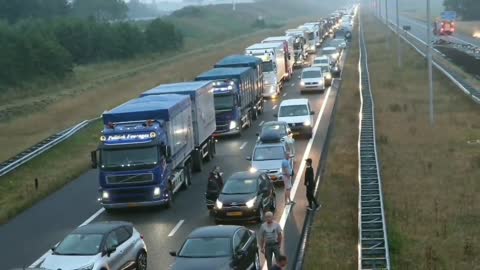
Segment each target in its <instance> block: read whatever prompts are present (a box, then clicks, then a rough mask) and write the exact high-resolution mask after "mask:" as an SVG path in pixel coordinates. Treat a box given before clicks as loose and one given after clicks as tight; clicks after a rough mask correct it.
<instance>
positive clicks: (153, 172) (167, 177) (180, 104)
mask: <svg viewBox="0 0 480 270" xmlns="http://www.w3.org/2000/svg"><path fill="white" fill-rule="evenodd" d="M191 107H192V103H191V101H190V98H188V96H185V95H176V94H166V95H158V96H157V95H153V96H145V97H141V98H137V99H133V100H130V101H128V102H126V103H124V104H122V105H120V106H118V107H116V108H114V109H112V110H110V111H107V112H105V113H103V115H102V119H103V124H104V129H103V131H102V135H101V136H100V144H99V146H98V149H97V150H96V151H93V152H92V153H91V158H92V167H93V168H96V167H97V165H99V189H98V192H99V201H100V203H101V205H102V206H103V207H104V208H105V209H106V210H111V209H115V208H130V207H138V206H156V205H165V206H167V207H171V206H172V202H173V194H174V193H176V192H177V191H178V190H180V188H184V189H186V188H188V186H189V185H190V183H191V159H192V153H193V152H194V149H195V144H194V134H193V133H194V130H193V127H192V108H191Z"/></svg>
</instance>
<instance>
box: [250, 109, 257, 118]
mask: <svg viewBox="0 0 480 270" xmlns="http://www.w3.org/2000/svg"><path fill="white" fill-rule="evenodd" d="M251 112H252V119H253V120H257V119H258V110H257V109H255V108H254V107H252V110H251Z"/></svg>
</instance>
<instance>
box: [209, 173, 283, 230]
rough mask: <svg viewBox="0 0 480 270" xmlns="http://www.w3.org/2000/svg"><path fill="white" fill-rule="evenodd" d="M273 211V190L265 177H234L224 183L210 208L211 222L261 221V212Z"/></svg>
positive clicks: (259, 175)
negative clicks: (213, 219) (212, 206)
mask: <svg viewBox="0 0 480 270" xmlns="http://www.w3.org/2000/svg"><path fill="white" fill-rule="evenodd" d="M275 208H276V195H275V187H274V186H273V184H272V183H271V181H270V179H269V178H268V176H267V174H266V173H263V172H258V171H245V172H237V173H234V174H233V175H232V176H230V178H228V179H227V181H226V182H225V184H224V186H223V188H222V192H221V193H220V195H219V196H218V199H217V201H216V202H215V207H214V208H213V215H214V217H215V222H217V223H218V222H221V221H250V220H257V221H259V222H261V221H263V217H264V214H265V211H274V210H275Z"/></svg>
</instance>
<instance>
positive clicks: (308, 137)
mask: <svg viewBox="0 0 480 270" xmlns="http://www.w3.org/2000/svg"><path fill="white" fill-rule="evenodd" d="M312 137H313V131H312V130H309V131H308V133H307V139H311V138H312Z"/></svg>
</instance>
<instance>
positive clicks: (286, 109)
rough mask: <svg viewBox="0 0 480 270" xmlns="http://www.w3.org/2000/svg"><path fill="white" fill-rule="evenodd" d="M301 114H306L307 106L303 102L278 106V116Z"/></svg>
mask: <svg viewBox="0 0 480 270" xmlns="http://www.w3.org/2000/svg"><path fill="white" fill-rule="evenodd" d="M301 115H308V108H307V105H305V104H300V105H288V106H280V111H279V113H278V116H280V117H289V116H301Z"/></svg>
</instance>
